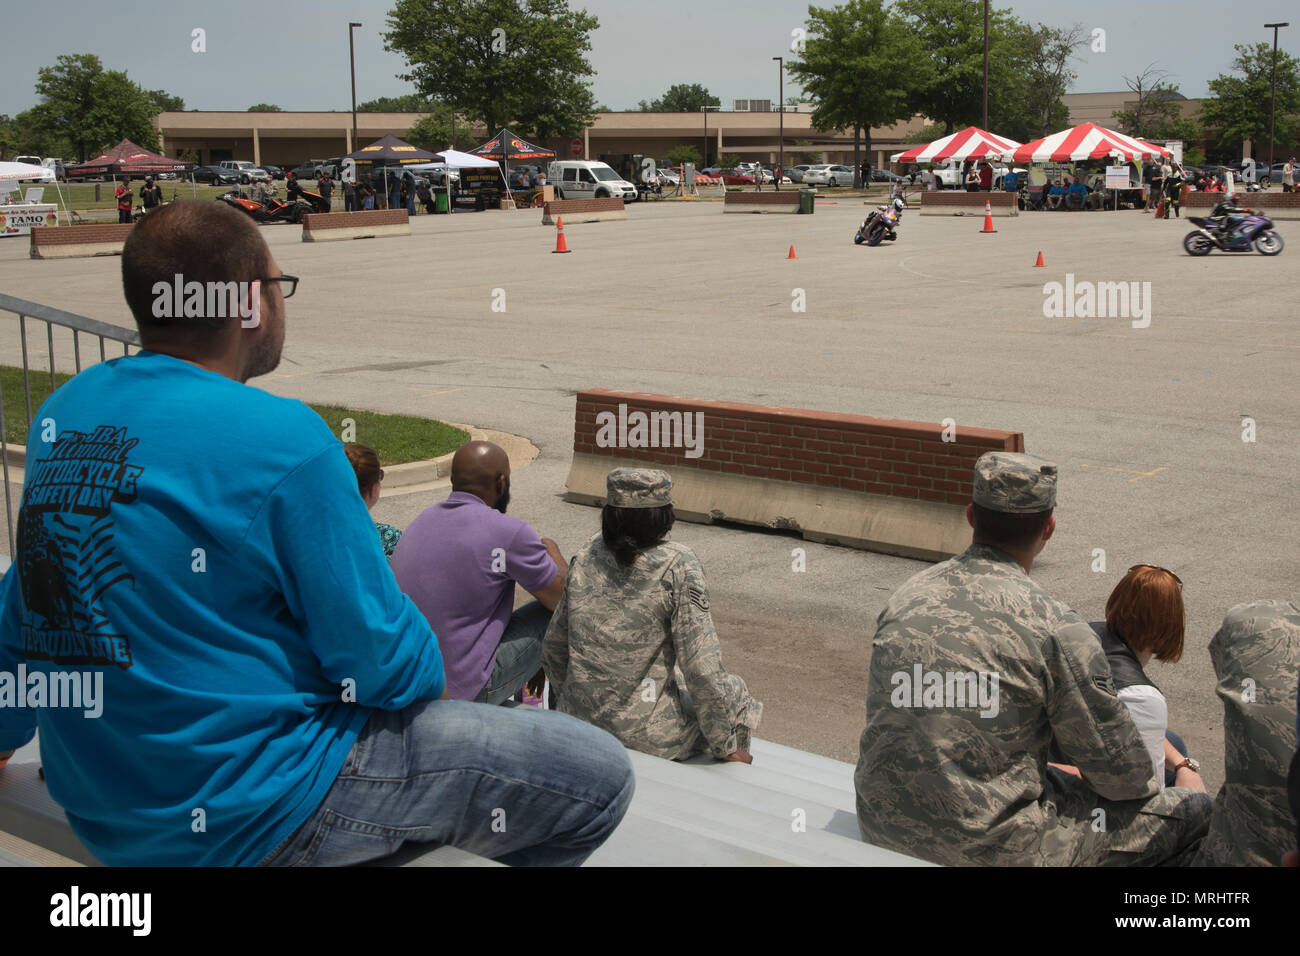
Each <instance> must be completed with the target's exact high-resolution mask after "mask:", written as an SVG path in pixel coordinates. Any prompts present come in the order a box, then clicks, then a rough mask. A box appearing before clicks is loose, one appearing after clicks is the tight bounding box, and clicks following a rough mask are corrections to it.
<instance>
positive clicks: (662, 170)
mask: <svg viewBox="0 0 1300 956" xmlns="http://www.w3.org/2000/svg"><path fill="white" fill-rule="evenodd" d="M655 172H657V173H658V174H659V185H661V186H676V185H678V184H679V183H681V181H682V175H681V173H680V172H679V171H677V170H675V169H671V168H669V167H667V166H660V167H659V168H658V169H656V170H655Z"/></svg>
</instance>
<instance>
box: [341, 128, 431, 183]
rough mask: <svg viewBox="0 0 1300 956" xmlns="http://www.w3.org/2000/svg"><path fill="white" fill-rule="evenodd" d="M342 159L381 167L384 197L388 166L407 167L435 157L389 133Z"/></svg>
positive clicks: (425, 150)
mask: <svg viewBox="0 0 1300 956" xmlns="http://www.w3.org/2000/svg"><path fill="white" fill-rule="evenodd" d="M343 158H344V159H350V160H352V161H353V162H355V163H370V164H371V166H372V167H374V166H381V167H383V170H384V195H388V167H389V166H409V165H413V164H415V163H427V162H430V161H431V160H433V159H435V158H436V157H435V156H434V154H433V153H431V152H429V151H428V150H427V149H420V147H418V146H412V145H411V144H410V143H405V142H403V141H402V140H400V139H398V138H397V137H396V136H394V135H392V134H391V133H389V134H388V135H387V136H384V137H383V138H382V139H377V140H375V141H374V142H373V143H371V144H370V145H369V146H363V147H361V148H360V149H359V150H357V151H356V152H355V153H348V155H346V156H344V157H343Z"/></svg>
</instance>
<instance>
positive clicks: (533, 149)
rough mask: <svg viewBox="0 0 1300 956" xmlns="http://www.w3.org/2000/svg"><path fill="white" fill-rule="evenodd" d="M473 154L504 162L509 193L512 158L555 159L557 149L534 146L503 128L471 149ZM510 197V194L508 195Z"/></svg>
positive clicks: (470, 152)
mask: <svg viewBox="0 0 1300 956" xmlns="http://www.w3.org/2000/svg"><path fill="white" fill-rule="evenodd" d="M469 154H470V155H471V156H481V157H483V158H484V159H495V160H497V161H498V162H501V163H504V168H505V181H506V189H507V193H508V190H509V188H510V185H509V184H510V160H511V159H554V158H555V151H554V150H550V149H546V148H545V147H542V146H534V145H533V144H532V143H530V142H528V141H527V140H523V139H520V138H519V137H518V136H516V135H515V134H514V133H512V132H510V130H508V129H502V130H501V132H499V133H497V134H496V135H495V136H493V137H492V138H491V139H490V140H488V141H487V142H486V143H484V144H483V145H482V146H480V147H478V148H477V149H471V150H470V151H469ZM507 198H508V195H507Z"/></svg>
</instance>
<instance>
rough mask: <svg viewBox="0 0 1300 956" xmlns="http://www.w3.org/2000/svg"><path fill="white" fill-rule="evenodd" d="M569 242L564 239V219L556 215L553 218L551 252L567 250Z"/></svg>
mask: <svg viewBox="0 0 1300 956" xmlns="http://www.w3.org/2000/svg"><path fill="white" fill-rule="evenodd" d="M568 251H569V244H568V243H567V242H565V241H564V219H563V218H562V217H557V218H556V220H555V248H554V249H552V250H551V252H568Z"/></svg>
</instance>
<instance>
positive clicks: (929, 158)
mask: <svg viewBox="0 0 1300 956" xmlns="http://www.w3.org/2000/svg"><path fill="white" fill-rule="evenodd" d="M1019 145H1020V144H1019V143H1017V142H1016V141H1015V140H1014V139H1007V138H1006V137H1003V136H994V135H993V134H992V133H990V132H988V131H987V130H982V129H980V128H979V127H978V126H967V127H966V128H965V129H963V130H959V131H958V132H956V133H953V134H951V135H949V136H945V137H943V139H936V140H935V141H934V142H933V143H926V144H925V145H924V146H913V147H912V148H911V149H909V150H907V151H906V152H903V153H895V154H894V155H893V156H890V157H889V161H890V162H891V163H941V162H943V161H944V160H945V159H956V160H960V161H962V162H966V161H967V160H972V159H983V158H984V157H986V156H1000V155H1001V154H1002V153H1004V152H1006V151H1007V150H1010V149H1015V148H1016V147H1018V146H1019Z"/></svg>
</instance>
